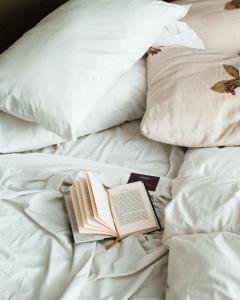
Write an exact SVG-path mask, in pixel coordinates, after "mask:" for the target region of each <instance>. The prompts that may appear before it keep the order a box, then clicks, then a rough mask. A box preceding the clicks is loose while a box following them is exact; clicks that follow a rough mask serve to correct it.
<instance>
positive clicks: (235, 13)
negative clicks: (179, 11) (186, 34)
mask: <svg viewBox="0 0 240 300" xmlns="http://www.w3.org/2000/svg"><path fill="white" fill-rule="evenodd" d="M175 3H177V4H183V3H184V4H186V3H192V6H191V8H190V11H189V13H188V14H187V15H186V17H185V18H184V19H183V21H185V22H186V23H187V24H188V25H190V27H191V28H192V29H193V30H194V31H195V32H196V33H197V34H198V36H199V37H200V38H201V40H202V41H203V43H204V45H205V48H206V49H207V50H213V51H223V52H227V51H229V52H234V53H240V34H239V28H240V0H232V1H230V0H204V1H203V0H178V1H175Z"/></svg>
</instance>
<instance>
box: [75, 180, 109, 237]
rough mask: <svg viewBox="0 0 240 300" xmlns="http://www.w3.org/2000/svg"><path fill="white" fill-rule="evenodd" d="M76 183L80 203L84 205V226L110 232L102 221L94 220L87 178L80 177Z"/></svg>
mask: <svg viewBox="0 0 240 300" xmlns="http://www.w3.org/2000/svg"><path fill="white" fill-rule="evenodd" d="M77 185H78V189H80V191H79V192H81V196H82V199H80V201H81V200H82V205H83V206H84V210H85V213H86V223H84V227H85V228H90V229H92V230H95V231H96V232H102V233H103V234H111V233H112V232H111V230H110V229H109V228H107V227H106V226H104V225H103V224H102V223H100V222H99V221H98V220H96V219H95V217H94V212H93V207H92V203H91V198H90V194H89V190H88V185H87V180H86V179H82V180H80V181H78V184H77Z"/></svg>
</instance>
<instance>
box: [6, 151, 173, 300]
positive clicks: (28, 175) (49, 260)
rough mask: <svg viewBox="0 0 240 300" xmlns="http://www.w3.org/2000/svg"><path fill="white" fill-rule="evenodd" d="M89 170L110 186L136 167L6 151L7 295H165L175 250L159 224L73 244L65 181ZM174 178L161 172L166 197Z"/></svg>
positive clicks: (162, 192)
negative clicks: (144, 231)
mask: <svg viewBox="0 0 240 300" xmlns="http://www.w3.org/2000/svg"><path fill="white" fill-rule="evenodd" d="M86 170H90V171H91V172H93V173H94V174H95V175H96V176H98V177H99V179H100V180H101V181H102V182H103V183H104V184H106V185H108V186H114V185H118V184H122V183H125V182H126V180H127V178H128V176H129V174H130V172H132V171H137V170H132V169H129V168H123V167H119V166H114V165H110V164H103V163H101V162H95V161H90V160H86V159H79V158H74V157H66V156H59V155H53V154H42V153H40V154H37V153H35V154H18V155H17V154H9V155H2V156H0V299H1V300H2V299H3V300H8V299H13V300H19V299H21V300H25V299H31V300H32V299H34V300H38V299H44V300H45V299H49V300H55V299H56V300H59V299H64V300H66V299H69V300H74V299H81V300H84V299H86V300H89V299H115V300H119V299H121V300H127V299H160V300H163V299H164V297H165V290H166V277H167V276H166V273H167V260H168V251H167V248H166V247H165V246H164V245H162V242H161V237H162V235H161V233H160V232H159V233H154V234H149V235H145V236H138V237H134V236H132V237H128V238H126V239H124V240H123V241H122V242H121V243H119V244H117V245H115V246H114V247H113V248H112V249H110V250H108V251H106V250H105V248H104V246H103V243H94V242H93V243H88V244H85V245H80V246H76V247H74V246H73V245H72V243H71V234H70V228H69V225H68V222H67V217H66V212H65V210H64V207H63V199H62V197H61V194H60V192H59V191H58V189H59V187H60V186H61V184H62V182H63V180H67V181H70V180H72V178H75V177H76V176H80V175H81V174H83V172H85V171H86ZM171 182H172V180H171V179H167V178H164V177H162V178H161V189H160V192H159V195H160V196H161V197H163V198H164V199H170V197H171V194H170V190H171ZM156 208H158V207H157V203H156ZM157 211H158V210H157Z"/></svg>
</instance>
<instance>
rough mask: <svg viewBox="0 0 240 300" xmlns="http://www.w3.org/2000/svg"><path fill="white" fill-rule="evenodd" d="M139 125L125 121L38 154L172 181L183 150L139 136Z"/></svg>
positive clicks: (42, 150)
mask: <svg viewBox="0 0 240 300" xmlns="http://www.w3.org/2000/svg"><path fill="white" fill-rule="evenodd" d="M140 122H141V121H139V120H137V121H132V122H127V123H124V124H122V125H119V126H116V127H113V128H110V129H107V130H104V131H101V132H97V133H95V134H90V135H88V136H84V137H81V138H79V139H78V140H77V141H69V142H65V143H62V144H59V145H57V146H50V147H47V148H44V149H41V150H40V151H39V152H41V153H51V154H59V155H67V156H74V157H80V158H84V159H90V160H94V161H100V162H104V163H109V164H114V165H119V166H124V167H128V168H133V169H136V170H138V171H141V172H147V173H150V174H153V175H154V174H155V175H157V176H165V177H168V178H175V177H176V176H177V174H178V170H179V167H180V166H181V164H182V162H183V158H184V150H183V148H181V147H176V146H170V145H166V144H163V143H158V142H154V141H151V140H149V139H147V138H146V137H144V136H143V135H142V134H141V133H140V130H139V127H140Z"/></svg>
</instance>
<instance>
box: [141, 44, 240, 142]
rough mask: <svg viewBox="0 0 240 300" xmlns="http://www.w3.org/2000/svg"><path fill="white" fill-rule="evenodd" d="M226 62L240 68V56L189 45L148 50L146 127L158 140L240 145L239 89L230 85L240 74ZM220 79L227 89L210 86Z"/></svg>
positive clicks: (145, 130)
mask: <svg viewBox="0 0 240 300" xmlns="http://www.w3.org/2000/svg"><path fill="white" fill-rule="evenodd" d="M223 64H226V65H233V66H235V67H236V68H237V69H238V70H239V69H240V57H239V56H237V55H235V54H221V53H216V52H208V51H205V50H197V49H190V48H162V50H161V52H159V53H158V54H156V55H149V57H148V60H147V67H148V95H147V110H146V112H145V114H144V117H143V120H142V123H141V132H142V133H143V134H144V135H145V136H146V137H148V138H150V139H153V140H155V141H159V142H164V143H167V144H174V145H180V146H186V147H211V146H231V145H240V122H239V119H240V89H235V90H232V89H233V87H232V86H231V85H232V84H233V85H234V84H235V83H236V82H238V83H239V79H235V78H233V76H231V75H229V74H228V73H227V72H226V70H225V69H224V67H223ZM237 69H236V72H237V74H238V70H237ZM218 81H226V86H225V85H224V89H225V87H226V92H223V93H218V92H216V91H213V90H212V89H211V87H212V86H213V85H215V84H216V83H217V82H218ZM229 85H230V86H229ZM222 88H223V87H222ZM227 92H228V93H227ZM231 93H236V95H235V96H234V95H232V94H231Z"/></svg>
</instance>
